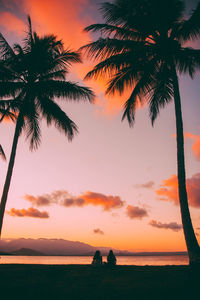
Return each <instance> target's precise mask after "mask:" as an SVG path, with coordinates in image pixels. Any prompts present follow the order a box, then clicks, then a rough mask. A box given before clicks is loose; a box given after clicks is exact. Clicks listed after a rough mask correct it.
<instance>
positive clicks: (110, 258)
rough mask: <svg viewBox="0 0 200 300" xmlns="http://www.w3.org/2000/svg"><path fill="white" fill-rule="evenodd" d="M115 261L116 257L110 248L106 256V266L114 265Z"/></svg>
mask: <svg viewBox="0 0 200 300" xmlns="http://www.w3.org/2000/svg"><path fill="white" fill-rule="evenodd" d="M116 262H117V259H116V257H115V255H114V253H113V251H112V250H110V252H109V254H108V256H107V265H108V266H115V265H116Z"/></svg>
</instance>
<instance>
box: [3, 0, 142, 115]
mask: <svg viewBox="0 0 200 300" xmlns="http://www.w3.org/2000/svg"><path fill="white" fill-rule="evenodd" d="M89 5H90V1H89V0H76V1H73V0H68V1H65V0H57V1H54V0H43V1H40V0H22V2H21V4H20V8H19V7H18V8H19V9H20V10H21V9H22V10H23V13H24V14H25V15H30V16H31V20H32V23H33V29H34V30H36V31H37V32H38V33H39V34H40V35H41V34H42V35H43V34H49V33H53V34H55V35H57V37H58V38H59V39H62V40H63V42H64V44H65V47H66V48H70V49H72V50H77V49H79V48H80V47H81V46H83V45H85V44H87V43H88V42H90V40H91V38H90V35H89V34H88V33H86V32H84V31H83V29H84V28H85V27H86V26H87V25H89V24H91V23H95V20H93V19H92V18H91V15H90V14H89V12H88V6H89ZM7 6H8V5H7ZM14 6H15V5H14V4H13V3H12V2H11V1H10V2H9V8H14ZM18 6H19V4H18ZM6 9H7V7H6ZM0 16H1V20H3V21H2V22H3V24H4V27H5V29H6V30H7V32H10V31H11V32H14V33H15V34H17V35H20V36H21V35H23V34H24V32H25V30H26V23H27V22H26V21H25V16H24V20H21V19H19V18H18V17H17V16H15V15H14V14H13V13H11V12H9V11H4V12H2V13H1V14H0ZM83 16H84V17H83ZM94 65H95V63H94V62H91V61H89V60H87V59H86V58H85V57H84V63H83V64H77V65H74V66H73V68H71V72H75V74H76V77H78V78H79V79H83V78H84V77H85V75H86V74H87V72H88V71H90V70H91V69H92V68H93V66H94ZM107 81H108V78H106V77H105V76H103V77H101V78H98V80H94V79H92V80H89V81H87V82H86V84H87V85H89V86H90V87H91V88H93V90H94V92H95V93H96V95H97V97H96V102H95V104H96V110H95V111H96V114H97V115H106V116H112V115H116V114H118V113H119V112H120V111H121V110H122V109H123V106H124V104H125V101H126V100H127V99H128V98H129V96H130V93H131V90H129V89H127V90H126V92H125V93H123V96H121V95H118V94H116V95H113V96H105V95H104V92H105V90H106V83H107ZM141 107H142V106H141V104H140V103H139V102H138V104H137V108H141Z"/></svg>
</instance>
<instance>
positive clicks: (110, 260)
mask: <svg viewBox="0 0 200 300" xmlns="http://www.w3.org/2000/svg"><path fill="white" fill-rule="evenodd" d="M116 261H117V259H116V257H115V255H114V253H113V251H112V250H110V252H109V254H108V256H107V262H104V263H103V261H102V256H101V252H100V251H99V250H97V251H96V252H95V254H94V257H93V261H92V265H102V264H104V265H107V266H115V265H116Z"/></svg>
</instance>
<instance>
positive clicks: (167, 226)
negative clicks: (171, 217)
mask: <svg viewBox="0 0 200 300" xmlns="http://www.w3.org/2000/svg"><path fill="white" fill-rule="evenodd" d="M149 225H151V226H153V227H156V228H159V229H171V230H173V231H179V230H181V229H182V228H183V226H182V225H181V224H177V223H176V222H171V223H161V222H157V221H156V220H151V221H150V222H149Z"/></svg>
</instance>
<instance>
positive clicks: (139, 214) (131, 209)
mask: <svg viewBox="0 0 200 300" xmlns="http://www.w3.org/2000/svg"><path fill="white" fill-rule="evenodd" d="M126 214H127V216H128V217H129V218H130V219H142V218H144V217H147V216H148V213H147V211H146V209H144V208H140V207H138V206H132V205H128V206H127V208H126Z"/></svg>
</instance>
